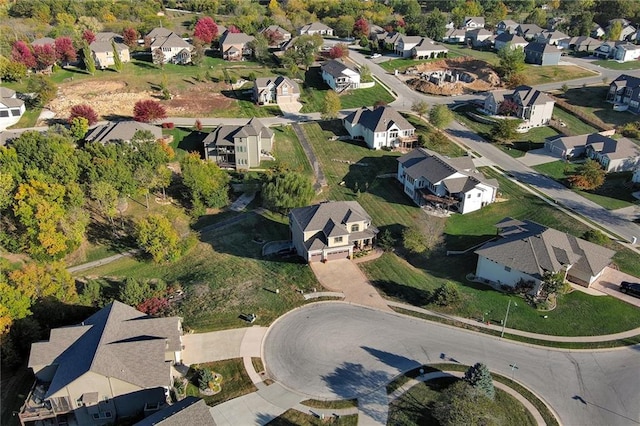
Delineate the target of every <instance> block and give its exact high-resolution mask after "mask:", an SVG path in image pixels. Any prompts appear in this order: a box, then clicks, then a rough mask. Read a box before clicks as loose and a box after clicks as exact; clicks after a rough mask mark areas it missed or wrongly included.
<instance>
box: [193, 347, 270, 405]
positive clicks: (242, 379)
mask: <svg viewBox="0 0 640 426" xmlns="http://www.w3.org/2000/svg"><path fill="white" fill-rule="evenodd" d="M194 367H195V368H194ZM202 368H208V369H210V370H212V371H214V372H215V373H218V374H221V375H222V383H221V387H222V390H221V391H220V392H219V393H217V394H215V395H212V396H205V395H202V394H200V390H199V389H198V377H197V375H196V374H195V370H197V369H202ZM186 377H187V379H189V384H188V386H187V396H196V397H200V398H202V399H204V401H205V402H206V403H207V405H216V404H220V403H222V402H224V401H228V400H230V399H233V398H237V397H239V396H242V395H246V394H248V393H251V392H255V391H257V390H258V389H257V388H256V387H255V385H254V384H253V382H251V379H250V378H249V375H248V374H247V372H246V370H245V369H244V364H243V362H242V358H235V359H227V360H224V361H217V362H209V363H206V364H197V365H195V366H191V367H190V368H189V372H188V373H187V376H186Z"/></svg>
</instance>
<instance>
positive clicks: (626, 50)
mask: <svg viewBox="0 0 640 426" xmlns="http://www.w3.org/2000/svg"><path fill="white" fill-rule="evenodd" d="M593 54H594V56H596V57H598V58H601V59H613V60H615V61H618V62H629V61H635V60H638V59H640V46H639V45H636V44H633V43H629V42H627V41H616V42H612V41H608V42H605V43H602V44H600V46H598V47H597V48H596V50H595V51H594V52H593Z"/></svg>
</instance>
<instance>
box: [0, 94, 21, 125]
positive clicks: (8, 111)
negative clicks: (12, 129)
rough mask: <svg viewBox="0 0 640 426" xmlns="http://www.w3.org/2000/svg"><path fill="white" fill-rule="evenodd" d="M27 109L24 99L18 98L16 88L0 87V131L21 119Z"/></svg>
mask: <svg viewBox="0 0 640 426" xmlns="http://www.w3.org/2000/svg"><path fill="white" fill-rule="evenodd" d="M25 111H26V107H25V106H24V101H23V100H22V99H18V97H17V95H16V91H15V90H12V89H9V88H7V87H0V131H2V130H4V129H6V128H7V127H9V126H13V125H14V124H16V123H17V122H18V121H20V117H22V114H24V113H25Z"/></svg>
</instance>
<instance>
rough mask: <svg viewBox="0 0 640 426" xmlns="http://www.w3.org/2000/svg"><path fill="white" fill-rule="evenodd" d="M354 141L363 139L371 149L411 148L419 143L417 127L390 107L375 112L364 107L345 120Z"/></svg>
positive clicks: (345, 125) (375, 109)
mask: <svg viewBox="0 0 640 426" xmlns="http://www.w3.org/2000/svg"><path fill="white" fill-rule="evenodd" d="M343 125H344V127H345V129H346V130H347V132H349V134H350V135H351V137H352V138H354V139H362V140H364V141H365V142H366V144H367V146H368V147H369V148H371V149H381V148H383V147H389V148H396V147H399V146H403V147H411V146H412V145H413V143H415V142H416V141H417V136H416V135H415V131H416V129H415V127H413V126H412V125H411V124H410V123H409V122H408V121H407V120H406V119H405V118H404V117H403V116H401V115H400V114H399V113H398V112H397V111H396V110H394V109H393V108H391V107H390V106H379V107H377V108H374V109H373V110H371V109H369V108H367V107H362V108H360V109H358V110H356V111H353V112H352V113H351V114H349V115H347V116H346V117H345V118H344V120H343Z"/></svg>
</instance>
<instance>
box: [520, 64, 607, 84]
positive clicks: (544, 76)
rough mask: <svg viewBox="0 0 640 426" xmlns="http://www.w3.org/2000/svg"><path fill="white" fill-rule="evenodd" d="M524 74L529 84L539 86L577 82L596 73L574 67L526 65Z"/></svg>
mask: <svg viewBox="0 0 640 426" xmlns="http://www.w3.org/2000/svg"><path fill="white" fill-rule="evenodd" d="M524 74H525V75H526V76H527V84H528V85H531V86H537V85H539V84H546V83H554V82H557V81H568V80H576V79H578V78H585V77H593V76H594V75H596V74H595V73H594V72H591V71H589V70H586V69H584V68H581V67H577V66H574V65H551V66H544V67H541V66H538V65H528V64H527V65H526V66H525V70H524Z"/></svg>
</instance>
